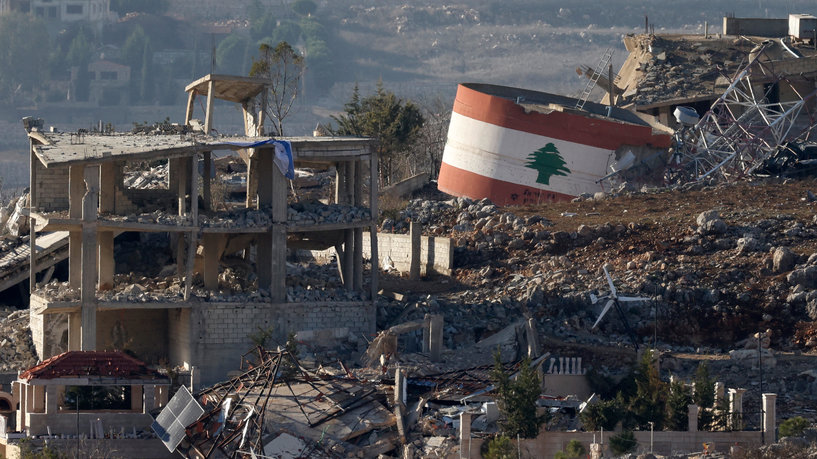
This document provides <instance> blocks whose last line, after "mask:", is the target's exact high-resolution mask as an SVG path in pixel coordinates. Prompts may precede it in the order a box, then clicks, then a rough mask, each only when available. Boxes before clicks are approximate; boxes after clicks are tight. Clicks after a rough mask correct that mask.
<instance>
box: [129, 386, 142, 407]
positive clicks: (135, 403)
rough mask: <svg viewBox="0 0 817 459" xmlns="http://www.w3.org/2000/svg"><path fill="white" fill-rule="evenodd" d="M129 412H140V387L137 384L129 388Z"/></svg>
mask: <svg viewBox="0 0 817 459" xmlns="http://www.w3.org/2000/svg"><path fill="white" fill-rule="evenodd" d="M130 410H131V411H133V412H134V413H141V412H142V386H140V385H139V384H132V385H131V386H130Z"/></svg>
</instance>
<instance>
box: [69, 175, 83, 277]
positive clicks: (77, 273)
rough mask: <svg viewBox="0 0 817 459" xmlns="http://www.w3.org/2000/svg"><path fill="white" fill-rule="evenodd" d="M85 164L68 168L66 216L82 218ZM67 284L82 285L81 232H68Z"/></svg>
mask: <svg viewBox="0 0 817 459" xmlns="http://www.w3.org/2000/svg"><path fill="white" fill-rule="evenodd" d="M84 170H85V166H84V165H82V164H77V165H75V166H71V167H69V168H68V217H69V218H72V219H77V220H79V219H81V218H82V197H83V196H84V195H85V180H84ZM68 284H69V285H70V286H71V288H76V289H78V288H80V287H82V232H80V231H71V232H70V233H68Z"/></svg>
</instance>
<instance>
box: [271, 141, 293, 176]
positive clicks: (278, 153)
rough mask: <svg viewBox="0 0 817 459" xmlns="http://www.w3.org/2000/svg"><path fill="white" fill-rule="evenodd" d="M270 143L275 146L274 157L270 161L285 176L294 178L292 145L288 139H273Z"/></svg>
mask: <svg viewBox="0 0 817 459" xmlns="http://www.w3.org/2000/svg"><path fill="white" fill-rule="evenodd" d="M272 144H273V145H274V146H275V157H274V158H273V160H272V161H273V162H274V163H275V165H276V166H278V170H280V171H281V173H282V174H284V176H286V178H288V179H290V180H292V179H294V178H295V162H294V161H293V160H292V145H291V144H290V143H289V141H288V140H273V141H272Z"/></svg>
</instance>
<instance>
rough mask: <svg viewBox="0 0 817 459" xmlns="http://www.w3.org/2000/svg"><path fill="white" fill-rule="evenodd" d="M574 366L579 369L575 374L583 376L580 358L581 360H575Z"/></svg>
mask: <svg viewBox="0 0 817 459" xmlns="http://www.w3.org/2000/svg"><path fill="white" fill-rule="evenodd" d="M576 365H578V367H579V369H578V370H579V372H578V373H577V374H580V375H581V374H584V373H583V372H582V358H581V357H579V358H578V359H577V361H576Z"/></svg>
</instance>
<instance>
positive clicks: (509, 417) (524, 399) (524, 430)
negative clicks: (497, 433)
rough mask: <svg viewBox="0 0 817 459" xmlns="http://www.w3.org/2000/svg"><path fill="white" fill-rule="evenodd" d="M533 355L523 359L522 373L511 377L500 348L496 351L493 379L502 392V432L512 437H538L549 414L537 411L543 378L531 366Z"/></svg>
mask: <svg viewBox="0 0 817 459" xmlns="http://www.w3.org/2000/svg"><path fill="white" fill-rule="evenodd" d="M530 362H531V361H530V358H525V359H524V360H522V363H521V364H520V369H519V375H518V376H517V377H516V380H511V379H510V377H509V376H508V374H507V373H505V370H504V368H503V366H502V361H501V360H500V358H499V351H497V352H496V353H494V369H493V371H491V380H492V382H493V384H494V390H495V391H496V393H497V395H498V400H497V402H498V403H497V404H498V406H499V410H500V411H501V412H502V414H503V415H504V417H505V421H504V422H501V423H500V426H501V427H502V433H503V434H504V435H507V436H509V437H511V438H516V436H517V435H519V436H521V437H522V438H536V436H537V435H539V429H540V428H541V427H542V424H544V422H545V420H546V418H545V416H539V415H537V414H536V401H537V400H538V399H539V394H540V393H541V381H540V380H539V375H537V374H536V371H534V369H533V368H531V366H530Z"/></svg>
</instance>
